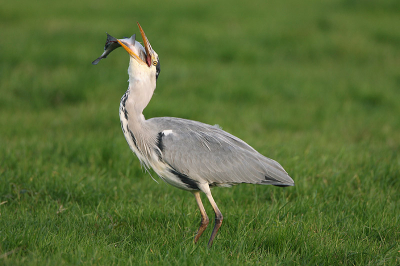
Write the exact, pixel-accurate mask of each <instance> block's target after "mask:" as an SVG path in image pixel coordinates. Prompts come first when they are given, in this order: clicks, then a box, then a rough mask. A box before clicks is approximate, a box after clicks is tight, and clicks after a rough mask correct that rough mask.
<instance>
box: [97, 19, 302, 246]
mask: <svg viewBox="0 0 400 266" xmlns="http://www.w3.org/2000/svg"><path fill="white" fill-rule="evenodd" d="M137 24H138V27H139V30H140V33H141V36H142V39H143V46H142V45H141V44H140V43H139V42H137V41H136V36H135V35H133V36H132V37H130V38H123V39H116V38H114V37H112V36H110V35H108V34H107V41H106V45H105V48H104V53H103V54H102V55H101V56H100V57H99V58H98V59H96V60H95V61H93V64H97V63H98V62H99V61H100V60H101V59H103V58H106V57H107V55H108V54H109V53H110V52H111V51H113V50H114V49H116V48H118V47H121V46H122V47H123V48H124V49H125V50H126V51H127V52H128V53H129V55H130V61H129V68H128V75H129V86H128V89H127V91H126V92H125V94H124V95H123V96H122V98H121V103H120V106H119V117H120V121H121V128H122V131H123V133H124V136H125V139H126V141H127V142H128V145H129V147H130V148H131V150H132V151H133V152H134V153H135V154H136V156H137V157H138V158H139V160H140V162H141V164H142V165H143V166H144V167H145V168H147V169H149V168H152V169H153V170H154V171H155V172H156V173H157V175H158V176H160V178H161V179H163V180H164V181H165V182H167V183H168V184H171V185H173V186H175V187H177V188H180V189H183V190H187V191H190V192H192V193H193V195H194V197H195V199H196V202H197V205H198V207H199V209H200V214H201V224H200V228H199V229H198V231H197V234H196V236H195V238H194V242H195V243H196V242H197V241H198V240H199V238H200V236H201V235H202V233H203V232H204V230H205V229H206V227H207V225H208V223H209V219H208V216H207V213H206V211H205V209H204V206H203V203H202V201H201V197H200V192H203V193H204V194H205V195H206V196H207V198H208V200H209V202H210V204H211V206H212V207H213V209H214V212H215V224H214V229H213V231H212V233H211V237H210V240H209V242H208V246H211V245H212V243H213V240H214V238H215V236H216V235H217V232H218V230H219V228H220V227H221V224H222V219H223V216H222V213H221V211H220V210H219V208H218V206H217V204H216V203H215V201H214V199H213V197H212V195H211V190H210V188H211V187H229V186H232V185H235V184H240V183H250V184H261V185H274V186H281V187H285V186H293V185H294V181H293V179H292V178H291V177H290V176H289V175H288V174H287V172H286V171H285V170H284V169H283V167H282V166H281V165H280V164H279V163H278V162H276V161H274V160H272V159H269V158H267V157H265V156H263V155H261V154H260V153H258V152H257V151H256V150H255V149H253V148H252V147H251V146H250V145H248V144H247V143H245V142H244V141H242V140H241V139H239V138H237V137H235V136H233V135H231V134H229V133H227V132H225V131H223V130H222V129H220V128H219V127H216V126H211V125H207V124H204V123H201V122H197V121H192V120H186V119H181V118H174V117H156V118H151V119H147V120H146V119H145V117H144V116H143V110H144V108H146V106H147V104H148V103H149V102H150V99H151V98H152V96H153V93H154V90H155V89H156V84H157V79H158V76H159V74H160V60H159V58H158V54H157V53H156V52H155V51H154V50H153V48H152V47H151V45H150V42H149V40H148V39H147V37H146V35H145V33H144V31H143V29H142V27H141V26H140V24H139V23H137Z"/></svg>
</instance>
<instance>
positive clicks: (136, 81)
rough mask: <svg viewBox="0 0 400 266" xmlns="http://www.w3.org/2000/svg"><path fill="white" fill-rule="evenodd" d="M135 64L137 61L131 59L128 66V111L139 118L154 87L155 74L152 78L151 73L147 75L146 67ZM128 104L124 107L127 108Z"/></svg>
mask: <svg viewBox="0 0 400 266" xmlns="http://www.w3.org/2000/svg"><path fill="white" fill-rule="evenodd" d="M135 64H137V62H136V61H135V60H134V59H131V62H130V64H129V68H128V74H129V88H128V100H129V104H128V106H129V109H128V112H129V113H131V112H132V114H134V115H135V116H137V117H138V118H139V117H140V118H141V117H143V115H142V113H143V110H144V108H146V106H147V105H148V104H149V102H150V100H151V97H152V96H153V93H154V90H155V89H156V78H155V75H154V78H152V75H149V73H148V71H149V70H148V69H146V68H142V67H137V66H135ZM128 106H126V107H127V108H128ZM143 119H144V117H143Z"/></svg>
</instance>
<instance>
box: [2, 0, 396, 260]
mask: <svg viewBox="0 0 400 266" xmlns="http://www.w3.org/2000/svg"><path fill="white" fill-rule="evenodd" d="M399 12H400V2H398V1H394V0H393V1H389V0H368V1H357V0H347V1H346V0H341V1H339V0H333V1H323V2H321V1H312V0H309V1H294V0H288V1H278V0H273V1H258V0H256V1H250V2H249V1H237V2H236V3H235V2H232V1H226V0H220V1H208V0H203V1H192V2H187V1H181V0H178V1H174V2H160V3H154V2H152V1H146V2H143V3H139V2H138V1H119V2H118V3H115V2H113V3H112V2H110V1H104V0H99V1H96V2H91V1H87V0H80V1H76V0H72V1H68V2H62V1H61V2H60V1H58V2H54V1H49V0H43V1H39V2H32V1H26V0H21V1H17V2H16V1H8V2H5V3H3V4H2V9H1V10H0V21H1V23H0V29H1V32H2V38H1V39H0V47H1V53H0V95H1V96H0V184H1V186H0V217H1V218H0V264H4V265H22V264H24V265H54V264H57V265H70V264H75V265H78V264H85V265H90V264H95V265H111V264H114V265H129V264H132V265H138V264H166V265H228V264H229V265H235V264H236V265H245V264H255V263H259V264H262V265H267V264H268V265H275V264H279V265H315V264H318V265H340V264H342V265H398V264H400V244H399V243H400V208H399V206H400V193H399V191H400V178H399V176H400V155H399V151H400V119H399V117H400V101H399V99H400V74H399V73H400V64H399V63H400V28H399V27H398V26H397V25H400V18H399V16H398V14H399ZM136 21H139V22H140V23H141V25H142V27H143V29H144V30H145V32H146V34H147V37H148V38H149V40H150V42H151V44H152V46H153V48H154V49H155V50H156V52H157V53H158V54H159V56H160V62H161V74H160V77H159V79H158V85H157V90H156V93H155V95H154V97H153V99H152V101H151V102H150V104H149V106H148V107H147V109H146V110H145V116H146V117H148V118H150V117H157V116H175V117H182V118H187V119H192V120H198V121H201V122H205V123H209V124H212V125H214V124H218V125H219V126H221V127H222V128H223V129H224V130H226V131H228V132H230V133H232V134H234V135H236V136H238V137H240V138H241V139H243V140H245V141H246V142H248V143H249V144H250V145H251V146H253V147H254V148H256V149H257V150H258V151H259V152H261V153H262V154H264V155H266V156H267V157H270V158H273V159H275V160H277V161H278V162H280V163H281V164H282V166H283V167H284V168H285V169H286V170H287V172H288V173H289V174H290V176H291V177H292V178H293V179H294V181H295V183H296V185H295V187H289V188H278V187H272V186H255V185H240V186H236V187H232V188H215V189H213V190H212V192H213V196H214V199H215V200H216V202H217V203H218V206H219V208H220V209H221V211H222V213H223V214H224V222H223V224H222V227H221V230H220V232H219V234H218V236H217V237H216V239H215V241H214V245H213V247H212V248H211V249H208V248H207V241H208V238H209V236H210V234H211V230H212V224H211V226H210V228H208V229H207V230H206V231H205V233H204V235H203V236H202V238H201V239H200V241H199V243H198V244H197V245H195V244H194V243H193V238H194V235H195V233H196V230H197V228H198V226H199V224H200V214H199V211H198V209H197V206H196V202H195V199H194V197H193V196H192V195H191V194H190V193H188V192H185V191H182V190H179V189H176V188H174V187H171V186H169V185H168V184H165V183H164V182H163V181H162V180H160V179H159V178H158V177H157V176H156V175H155V174H154V172H150V174H151V175H152V176H153V178H154V179H155V180H156V181H158V183H156V182H154V181H153V180H152V179H151V177H150V174H148V173H146V172H145V171H143V170H142V169H141V167H140V164H139V162H138V159H137V158H136V157H135V156H134V155H133V154H132V153H131V151H130V150H129V148H128V145H127V144H126V142H125V139H124V137H123V134H122V132H121V128H120V124H119V118H118V107H119V100H120V97H121V96H122V94H123V93H124V91H125V90H126V88H127V82H126V81H127V79H128V76H127V67H128V61H129V59H128V55H127V53H126V52H125V51H123V50H122V49H120V50H116V51H115V52H113V53H112V54H111V55H110V56H109V57H108V58H107V59H105V60H102V61H101V62H100V63H99V64H98V65H97V66H92V65H91V62H92V61H93V60H94V59H95V58H97V57H98V56H99V55H100V54H101V53H102V51H103V45H104V42H105V39H106V34H105V32H108V33H110V34H111V35H113V36H115V37H119V38H121V37H124V36H130V35H131V34H133V33H138V29H137V27H136ZM203 201H204V202H205V203H206V199H205V197H203ZM205 205H206V210H207V212H208V214H209V216H210V218H212V217H213V212H212V209H211V207H210V206H209V204H208V203H207V204H205Z"/></svg>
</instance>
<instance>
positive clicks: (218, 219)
mask: <svg viewBox="0 0 400 266" xmlns="http://www.w3.org/2000/svg"><path fill="white" fill-rule="evenodd" d="M206 196H207V198H208V200H209V201H210V203H211V206H212V207H213V209H214V212H215V225H214V229H213V231H212V233H211V237H210V240H209V241H208V247H211V246H212V243H213V241H214V238H215V236H216V235H217V232H218V229H219V228H220V227H221V224H222V220H223V219H224V217H223V216H222V213H221V211H220V210H219V209H218V206H217V204H216V203H215V201H214V199H213V197H212V195H211V191H210V189H208V191H207V193H206Z"/></svg>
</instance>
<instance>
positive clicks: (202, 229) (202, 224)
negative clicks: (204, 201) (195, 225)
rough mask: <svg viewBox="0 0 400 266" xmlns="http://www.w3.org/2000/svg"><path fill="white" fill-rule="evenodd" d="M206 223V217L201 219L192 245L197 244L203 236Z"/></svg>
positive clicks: (207, 221)
mask: <svg viewBox="0 0 400 266" xmlns="http://www.w3.org/2000/svg"><path fill="white" fill-rule="evenodd" d="M208 223H209V219H208V217H206V218H205V219H204V218H201V223H200V227H199V230H198V231H197V234H196V237H195V238H194V243H197V241H198V240H199V238H200V236H201V235H202V234H203V232H204V230H206V228H207V226H208Z"/></svg>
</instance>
